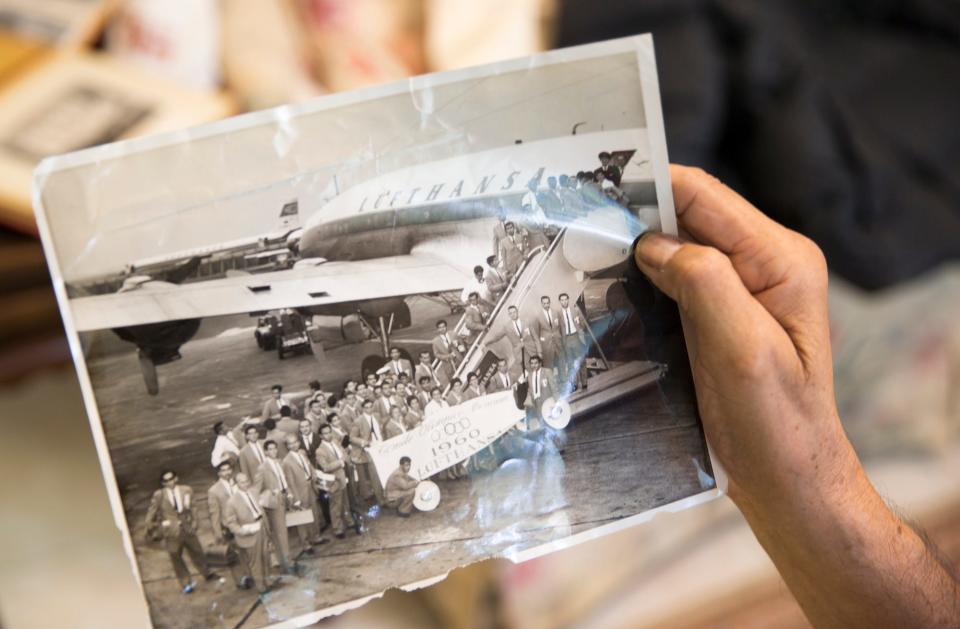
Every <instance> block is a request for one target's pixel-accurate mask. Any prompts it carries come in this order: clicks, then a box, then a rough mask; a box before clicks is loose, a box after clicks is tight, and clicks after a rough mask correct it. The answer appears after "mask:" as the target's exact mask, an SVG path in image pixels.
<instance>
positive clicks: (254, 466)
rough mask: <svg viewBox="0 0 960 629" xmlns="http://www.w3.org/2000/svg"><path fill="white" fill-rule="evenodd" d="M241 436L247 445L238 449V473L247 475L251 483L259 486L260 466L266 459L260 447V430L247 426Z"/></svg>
mask: <svg viewBox="0 0 960 629" xmlns="http://www.w3.org/2000/svg"><path fill="white" fill-rule="evenodd" d="M243 436H244V438H245V439H246V440H247V443H246V445H244V446H243V447H242V448H240V455H239V459H240V471H241V472H243V473H244V474H246V475H247V478H249V479H250V482H251V483H253V484H254V485H259V484H260V466H261V465H263V461H264V459H266V455H265V454H264V452H263V446H262V445H260V430H259V429H258V428H257V427H256V426H247V427H246V429H244V431H243Z"/></svg>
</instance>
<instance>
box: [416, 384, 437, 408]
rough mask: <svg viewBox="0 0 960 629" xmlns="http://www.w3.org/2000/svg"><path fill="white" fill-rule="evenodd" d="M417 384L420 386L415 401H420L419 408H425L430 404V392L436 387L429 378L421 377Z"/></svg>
mask: <svg viewBox="0 0 960 629" xmlns="http://www.w3.org/2000/svg"><path fill="white" fill-rule="evenodd" d="M417 383H418V384H419V385H420V387H419V388H418V389H417V393H416V395H417V399H419V400H420V406H422V407H423V408H426V407H427V404H429V403H430V395H431V392H432V391H433V390H434V389H436V388H437V385H436V384H434V382H433V380H431V379H430V376H421V377H420V379H419V380H417Z"/></svg>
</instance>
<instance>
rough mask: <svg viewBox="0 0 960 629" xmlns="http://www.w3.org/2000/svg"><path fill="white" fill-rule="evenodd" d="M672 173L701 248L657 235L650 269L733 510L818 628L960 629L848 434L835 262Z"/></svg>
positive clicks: (917, 544) (932, 560)
mask: <svg viewBox="0 0 960 629" xmlns="http://www.w3.org/2000/svg"><path fill="white" fill-rule="evenodd" d="M670 174H671V177H672V179H673V191H674V198H675V199H676V204H677V221H678V223H679V226H680V230H681V233H684V232H685V233H686V234H688V235H689V239H687V240H686V241H678V240H677V239H675V238H672V237H668V236H664V235H659V234H650V235H646V236H644V237H643V238H641V239H640V241H639V243H638V244H637V248H636V252H635V259H636V261H637V264H638V266H639V267H640V269H641V270H642V271H643V272H644V273H645V274H646V275H647V276H648V277H649V278H650V279H651V280H652V281H653V283H654V284H656V285H657V286H658V287H660V289H662V290H663V291H664V292H665V293H667V294H668V295H669V296H671V297H672V298H674V299H675V300H676V301H677V303H678V304H679V307H680V315H681V318H682V319H683V326H684V335H685V337H686V342H687V349H688V351H689V354H690V364H691V367H692V371H693V379H694V382H695V384H696V391H697V402H698V405H699V408H700V415H701V418H702V419H703V426H704V431H705V432H706V435H707V439H708V440H709V442H710V444H711V446H712V447H713V450H714V452H715V454H716V456H717V458H718V459H719V460H720V462H721V463H722V464H723V466H724V468H726V470H727V473H728V476H729V494H730V497H731V498H732V499H733V500H734V502H736V504H737V506H738V507H739V508H740V510H741V511H742V512H743V514H744V516H745V517H746V519H747V522H749V524H750V526H751V528H752V529H753V531H754V533H755V534H756V536H757V539H758V540H759V541H760V543H761V544H762V545H763V547H764V548H765V549H766V551H767V552H768V553H769V554H770V557H771V559H773V562H774V564H775V565H776V566H777V568H778V570H779V571H780V574H781V576H783V578H784V581H785V582H786V583H787V585H788V586H789V587H790V590H791V591H792V592H793V594H794V595H795V596H796V597H797V600H798V602H799V603H800V605H801V607H802V608H803V610H804V612H805V613H806V615H807V617H808V618H809V619H810V620H811V622H812V624H813V625H814V626H823V627H827V626H830V627H833V626H836V627H849V626H864V627H887V626H889V627H934V626H936V627H939V626H953V625H955V624H956V619H957V616H956V611H957V610H958V609H960V587H958V582H957V580H956V577H954V576H953V575H952V574H951V571H950V569H949V568H947V569H945V565H941V563H940V562H939V561H938V559H937V556H936V553H934V552H930V550H929V548H928V545H927V543H925V542H924V540H923V539H921V537H920V536H919V535H918V534H917V533H915V532H914V531H913V530H912V529H911V528H910V526H909V525H907V524H905V523H904V522H903V521H901V520H900V518H898V517H897V516H896V515H895V514H894V513H893V512H892V511H891V510H890V509H889V508H888V507H887V505H886V504H885V503H884V501H883V499H882V498H881V497H880V495H879V494H878V493H877V492H876V490H875V489H874V488H873V486H872V485H871V484H870V481H869V480H868V479H867V477H866V474H864V472H863V469H862V468H861V467H860V463H859V461H858V460H857V457H856V455H855V454H854V452H853V448H852V447H851V446H850V443H849V442H848V441H847V438H846V436H845V435H844V432H843V429H842V427H841V426H840V420H839V417H838V414H837V409H836V403H835V402H834V393H833V373H832V367H831V356H830V335H829V324H828V318H827V272H826V264H825V261H824V258H823V255H822V254H821V252H820V250H819V249H818V248H817V247H816V245H814V244H813V243H812V242H811V241H810V240H808V239H806V238H804V237H803V236H801V235H799V234H797V233H795V232H792V231H790V230H788V229H786V228H784V227H781V226H780V225H777V224H776V223H774V222H773V221H771V220H770V219H768V218H767V217H765V216H764V215H763V214H761V213H760V212H759V211H758V210H757V209H756V208H754V207H753V206H752V205H750V204H749V203H748V202H747V201H745V200H744V199H743V198H741V197H740V196H739V195H737V194H736V193H734V192H733V191H732V190H730V189H729V188H727V187H726V186H724V185H723V184H721V183H720V182H719V181H717V180H716V179H714V178H712V177H710V176H708V175H706V174H705V173H703V172H702V171H699V170H696V169H690V168H684V167H680V166H673V167H671V173H670Z"/></svg>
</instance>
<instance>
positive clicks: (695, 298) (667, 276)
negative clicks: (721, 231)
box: [634, 232, 789, 362]
mask: <svg viewBox="0 0 960 629" xmlns="http://www.w3.org/2000/svg"><path fill="white" fill-rule="evenodd" d="M634 259H635V260H636V262H637V266H638V267H639V268H640V270H641V271H643V273H644V275H646V276H647V277H648V278H649V279H650V281H651V282H653V283H654V284H655V285H656V286H657V288H659V289H660V290H662V291H663V292H664V293H666V294H667V295H668V296H669V297H671V298H672V299H673V300H674V301H676V302H677V305H678V306H679V308H680V315H681V317H682V318H683V322H684V330H685V331H686V333H687V334H688V335H690V336H692V338H691V339H688V342H692V347H691V349H695V351H701V352H702V351H706V350H707V348H708V347H709V351H710V352H711V353H715V354H714V355H715V356H717V357H720V356H724V357H725V358H729V359H737V358H742V359H745V360H746V361H748V362H753V361H755V360H758V359H759V360H761V361H762V359H763V358H764V357H765V354H766V351H767V350H768V349H770V348H769V347H768V346H769V339H770V338H771V337H770V336H769V334H770V333H773V334H779V335H785V332H784V331H783V329H782V328H781V327H780V326H779V325H777V324H776V322H775V321H774V320H773V318H772V317H771V316H770V314H769V313H768V312H767V311H766V309H764V308H763V306H762V305H761V304H760V303H759V302H758V301H757V300H756V299H755V298H754V297H753V295H751V294H750V291H748V290H747V288H746V286H745V285H744V283H743V281H742V280H741V278H740V276H739V275H738V274H737V271H736V270H735V269H734V266H733V264H732V263H731V261H730V258H729V257H727V255H725V254H724V253H722V252H721V251H719V250H718V249H715V248H714V247H708V246H704V245H699V244H695V243H691V242H681V241H680V240H678V239H677V238H676V237H674V236H670V235H667V234H661V233H655V232H651V233H648V234H646V235H644V236H643V237H642V238H641V239H640V240H639V241H638V242H637V246H636V249H635V251H634ZM761 339H766V342H762V341H761ZM787 340H789V339H787ZM690 358H691V361H694V360H695V359H696V356H695V355H691V357H690Z"/></svg>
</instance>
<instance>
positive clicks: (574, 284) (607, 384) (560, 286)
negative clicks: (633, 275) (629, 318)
mask: <svg viewBox="0 0 960 629" xmlns="http://www.w3.org/2000/svg"><path fill="white" fill-rule="evenodd" d="M565 235H566V229H561V230H560V232H559V233H558V234H557V235H556V237H555V238H554V239H553V241H552V242H551V243H550V245H549V246H547V247H539V248H537V249H534V250H533V251H531V252H530V253H529V254H528V255H527V257H526V259H525V260H524V262H523V263H522V265H521V266H520V268H519V269H518V271H517V273H516V275H514V277H513V279H512V280H511V281H510V283H509V284H508V285H507V287H506V290H505V291H504V293H503V295H502V296H501V297H500V299H499V300H498V301H497V303H496V305H495V306H494V308H493V310H492V311H491V313H490V315H489V316H488V317H487V320H486V327H485V328H484V330H483V331H482V332H481V333H480V334H479V335H478V336H477V337H476V338H475V339H473V341H472V343H471V344H470V346H469V347H468V348H467V350H466V353H465V354H464V356H463V358H462V360H461V361H460V364H459V365H458V366H457V369H456V371H455V373H454V375H455V377H457V378H460V380H461V381H465V376H466V374H468V373H470V372H471V371H477V372H478V373H479V372H480V371H484V372H486V371H489V370H491V369H494V368H495V362H493V361H491V360H490V357H489V356H488V352H491V351H492V352H493V353H495V354H496V355H497V356H500V357H503V356H508V355H509V352H510V345H509V342H508V341H507V340H506V339H501V340H500V341H497V342H496V343H492V344H489V345H488V344H487V343H486V339H487V338H488V337H489V336H490V335H491V334H492V333H498V332H499V331H500V330H501V329H502V328H503V326H505V325H507V324H508V321H509V320H510V317H509V315H508V314H507V309H508V308H509V307H510V306H516V307H517V309H518V311H519V315H520V319H521V320H522V321H523V322H524V324H525V325H526V324H528V322H530V321H533V320H534V319H535V318H536V317H538V316H541V315H540V311H541V305H540V298H541V296H543V295H547V296H549V297H550V302H551V306H552V307H553V308H558V307H559V295H560V294H561V293H567V294H568V295H569V296H570V302H571V303H572V304H574V307H577V308H579V305H577V304H578V302H579V298H580V296H581V295H582V294H583V290H584V288H585V286H586V284H587V281H588V280H589V277H588V276H587V275H586V274H585V273H583V272H582V271H579V270H578V269H575V268H574V267H572V266H571V265H570V264H569V262H567V259H566V257H565V256H564V255H563V242H564V237H565ZM580 314H581V317H582V319H583V320H584V321H587V317H586V313H584V312H582V311H581V313H580ZM464 326H465V318H464V317H461V319H460V320H459V321H458V322H457V324H456V326H454V333H455V334H457V336H458V338H459V334H460V331H461V330H462V329H463V328H464ZM587 331H588V334H590V336H591V340H592V342H593V343H594V344H595V345H596V347H597V349H598V352H599V353H600V361H598V368H597V369H596V370H594V373H592V374H591V377H590V379H589V381H588V384H589V385H590V386H589V387H588V390H586V391H577V392H576V393H574V394H573V395H571V396H570V398H569V402H570V406H571V411H572V414H573V415H574V416H576V415H578V414H581V413H584V412H587V411H590V410H592V409H595V408H597V407H598V406H601V405H603V404H607V403H609V402H612V401H613V400H615V399H618V398H620V397H623V396H625V395H628V394H630V393H632V392H634V391H636V390H638V389H639V388H642V387H644V386H647V385H649V384H652V383H655V382H656V381H657V380H659V379H660V377H662V376H663V374H664V373H666V365H663V364H659V363H652V362H648V361H631V362H628V363H622V364H611V363H610V362H608V361H607V359H606V357H605V356H603V353H602V350H600V347H599V344H598V343H597V339H596V338H593V333H592V331H590V328H589V326H588V327H587ZM435 366H436V364H435ZM480 375H481V377H483V376H485V375H489V374H486V373H480Z"/></svg>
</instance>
